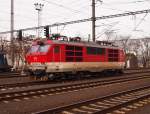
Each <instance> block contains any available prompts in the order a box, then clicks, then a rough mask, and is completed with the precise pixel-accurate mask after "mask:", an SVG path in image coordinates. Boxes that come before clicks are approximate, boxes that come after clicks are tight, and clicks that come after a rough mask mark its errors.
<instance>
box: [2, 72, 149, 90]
mask: <svg viewBox="0 0 150 114" xmlns="http://www.w3.org/2000/svg"><path fill="white" fill-rule="evenodd" d="M149 72H150V71H143V72H134V73H133V72H131V73H125V74H124V75H122V76H118V77H105V76H101V77H98V78H93V79H85V78H83V79H80V80H69V81H68V80H64V81H62V80H59V81H57V80H56V81H32V82H24V83H13V84H0V91H6V90H12V89H22V88H28V87H32V86H36V85H46V84H61V83H76V82H77V83H84V82H86V81H99V80H100V81H103V82H105V81H111V80H112V81H113V80H121V79H126V78H130V79H131V78H134V75H135V73H137V74H138V75H139V74H141V75H143V73H144V75H145V76H147V75H148V74H145V73H149ZM148 76H149V75H148ZM138 77H139V78H141V77H142V76H138Z"/></svg>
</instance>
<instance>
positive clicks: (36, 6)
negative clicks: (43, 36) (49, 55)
mask: <svg viewBox="0 0 150 114" xmlns="http://www.w3.org/2000/svg"><path fill="white" fill-rule="evenodd" d="M34 5H35V10H37V11H38V38H39V37H40V32H41V30H40V29H39V27H40V26H41V11H42V9H43V6H44V4H41V3H35V4H34Z"/></svg>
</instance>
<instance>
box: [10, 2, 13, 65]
mask: <svg viewBox="0 0 150 114" xmlns="http://www.w3.org/2000/svg"><path fill="white" fill-rule="evenodd" d="M10 31H11V35H10V38H11V44H10V51H11V62H12V63H11V64H12V67H13V66H14V42H13V37H14V35H13V33H14V0H11V24H10Z"/></svg>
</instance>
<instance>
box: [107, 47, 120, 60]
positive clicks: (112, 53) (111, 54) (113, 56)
mask: <svg viewBox="0 0 150 114" xmlns="http://www.w3.org/2000/svg"><path fill="white" fill-rule="evenodd" d="M118 57H119V51H118V49H108V61H109V62H117V61H118V60H119V58H118Z"/></svg>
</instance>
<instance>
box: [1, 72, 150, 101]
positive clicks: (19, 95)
mask: <svg viewBox="0 0 150 114" xmlns="http://www.w3.org/2000/svg"><path fill="white" fill-rule="evenodd" d="M140 79H150V77H149V75H148V74H147V75H144V76H137V77H130V78H129V77H128V78H118V79H111V80H99V81H90V82H84V83H83V82H81V83H74V84H65V85H59V86H54V87H42V88H36V89H33V88H32V89H31V88H30V89H28V90H22V89H19V91H15V92H6V93H1V94H0V101H2V102H5V103H6V102H9V101H17V100H18V99H21V100H22V99H26V98H28V97H33V98H34V97H37V96H46V95H54V94H61V93H67V92H72V91H78V90H81V89H87V88H95V87H100V86H103V85H108V84H116V83H121V82H127V81H133V80H140Z"/></svg>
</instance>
